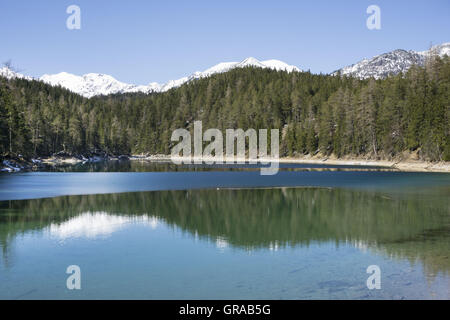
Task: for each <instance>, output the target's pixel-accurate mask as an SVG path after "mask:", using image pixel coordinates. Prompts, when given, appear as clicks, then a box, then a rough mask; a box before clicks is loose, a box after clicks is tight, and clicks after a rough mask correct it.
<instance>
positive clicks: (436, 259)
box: [0, 168, 450, 299]
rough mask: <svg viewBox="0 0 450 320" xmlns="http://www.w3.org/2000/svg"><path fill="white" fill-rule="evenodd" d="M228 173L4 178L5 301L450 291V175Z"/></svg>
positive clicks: (0, 283) (1, 279)
mask: <svg viewBox="0 0 450 320" xmlns="http://www.w3.org/2000/svg"><path fill="white" fill-rule="evenodd" d="M219 169H220V170H215V169H213V168H207V170H199V171H197V170H196V169H195V170H192V168H189V170H182V171H179V172H175V171H169V172H166V171H163V172H161V171H157V170H153V172H125V171H123V172H98V171H102V170H97V172H70V173H67V172H47V173H23V174H10V175H0V197H2V198H1V199H8V200H3V201H0V248H1V250H2V255H1V258H0V298H3V299H48V298H57V299H80V298H81V299H98V298H113V299H120V298H122V299H123V298H125V299H214V298H217V299H222V298H225V299H311V298H314V299H417V298H419V299H449V298H450V292H449V285H450V282H449V281H450V258H449V255H450V210H449V209H450V201H449V198H450V197H449V195H450V177H449V175H446V174H428V173H405V172H395V171H383V170H381V171H377V170H370V171H360V170H357V169H359V168H353V169H355V170H352V168H348V169H349V170H344V171H331V169H333V168H330V171H327V170H325V171H314V170H312V171H310V170H307V171H304V170H290V169H291V168H283V169H282V170H281V171H280V172H279V174H277V175H275V176H266V177H264V176H260V175H259V172H258V171H257V170H253V169H252V168H240V169H238V168H231V170H228V169H230V168H219ZM225 169H226V170H225ZM306 169H307V168H306ZM324 169H328V168H324ZM103 171H109V170H103ZM130 191H132V192H130ZM13 199H22V200H13ZM73 264H75V265H78V266H80V268H81V271H82V289H81V290H78V291H77V290H73V291H71V290H68V289H67V288H66V279H67V277H68V275H67V274H66V273H65V271H66V268H67V266H69V265H73ZM374 264H375V265H378V266H379V267H380V269H381V272H382V274H381V275H382V278H381V281H382V282H381V290H369V289H368V288H367V286H366V280H367V278H368V276H369V274H367V273H366V269H367V267H368V266H369V265H374Z"/></svg>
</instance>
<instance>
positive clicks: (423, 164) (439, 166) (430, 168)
mask: <svg viewBox="0 0 450 320" xmlns="http://www.w3.org/2000/svg"><path fill="white" fill-rule="evenodd" d="M175 159H176V160H178V161H182V160H184V161H186V160H191V161H192V162H193V161H195V160H199V158H196V157H191V158H189V157H176V158H175ZM223 159H224V160H223V162H224V163H226V161H227V160H228V159H227V158H226V157H224V158H223ZM130 160H132V161H137V160H141V161H171V160H172V158H171V157H170V156H168V155H150V156H144V155H133V156H131V157H130ZM202 160H203V161H208V160H209V161H212V158H203V159H202ZM248 160H249V159H248V158H244V159H243V158H234V161H241V162H242V161H247V162H248ZM259 160H261V161H264V162H270V163H273V162H277V159H273V158H262V159H258V161H259ZM278 162H279V163H299V164H325V165H343V166H373V167H385V168H391V169H397V170H399V171H405V172H442V173H450V162H449V161H441V162H429V161H421V160H371V159H357V158H347V159H337V158H320V157H302V158H295V157H283V158H279V159H278Z"/></svg>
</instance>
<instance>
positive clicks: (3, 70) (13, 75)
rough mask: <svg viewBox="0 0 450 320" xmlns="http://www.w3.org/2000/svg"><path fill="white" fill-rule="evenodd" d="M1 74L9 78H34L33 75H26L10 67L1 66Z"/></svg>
mask: <svg viewBox="0 0 450 320" xmlns="http://www.w3.org/2000/svg"><path fill="white" fill-rule="evenodd" d="M0 76H2V77H5V78H7V79H12V78H19V79H27V80H32V79H33V78H32V77H28V76H25V75H23V74H21V73H18V72H15V71H13V70H11V69H10V68H8V67H3V68H0Z"/></svg>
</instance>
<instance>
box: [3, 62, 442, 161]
mask: <svg viewBox="0 0 450 320" xmlns="http://www.w3.org/2000/svg"><path fill="white" fill-rule="evenodd" d="M195 120H202V121H203V128H204V130H206V129H207V128H219V129H222V130H225V129H228V128H233V129H237V128H242V129H244V130H246V129H247V128H254V129H260V128H267V129H271V128H279V129H280V133H281V134H280V137H281V141H280V143H281V144H280V155H281V156H300V155H304V154H318V153H320V154H322V155H324V156H329V155H331V154H333V155H335V156H337V157H343V156H355V157H369V158H373V159H377V158H379V159H380V158H384V159H392V158H395V157H399V156H401V154H402V153H404V152H405V151H406V152H407V151H416V152H417V153H418V155H419V157H420V158H421V159H424V160H433V161H439V160H446V161H449V160H450V128H449V123H450V58H449V57H447V56H446V57H444V58H442V59H441V58H438V57H435V58H433V59H430V61H428V63H427V65H426V67H423V68H421V67H412V68H411V69H410V70H409V71H408V72H407V73H406V74H400V75H397V76H391V77H389V78H387V79H384V80H375V79H368V80H358V79H355V78H351V77H341V76H330V75H315V74H311V73H309V72H301V73H299V72H292V73H287V72H279V71H274V70H269V69H260V68H241V69H233V70H231V71H229V72H227V73H222V74H215V75H213V76H211V77H208V78H204V79H200V80H195V81H191V82H189V83H187V84H185V85H183V86H181V87H179V88H175V89H172V90H170V91H167V92H164V93H151V94H148V95H146V94H123V95H113V96H106V97H94V98H91V99H86V98H83V97H81V96H79V95H77V94H74V93H71V92H70V91H68V90H65V89H63V88H60V87H51V86H49V85H46V84H44V83H42V82H39V81H29V80H24V79H13V80H7V79H5V78H0V154H1V155H2V156H8V155H19V154H20V155H22V156H24V157H37V156H48V155H51V154H53V153H56V152H59V151H65V152H67V153H71V154H89V153H94V152H107V153H109V154H116V155H117V154H141V153H149V154H157V153H162V154H169V153H170V148H171V147H172V145H173V144H171V142H170V137H171V134H172V131H173V130H174V129H177V128H188V129H192V127H193V122H194V121H195ZM223 132H224V131H223Z"/></svg>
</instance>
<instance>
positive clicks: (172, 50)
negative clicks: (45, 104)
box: [0, 0, 450, 84]
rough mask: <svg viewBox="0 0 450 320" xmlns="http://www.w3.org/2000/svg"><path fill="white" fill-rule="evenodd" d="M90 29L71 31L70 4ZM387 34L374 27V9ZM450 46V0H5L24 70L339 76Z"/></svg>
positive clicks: (16, 60)
mask: <svg viewBox="0 0 450 320" xmlns="http://www.w3.org/2000/svg"><path fill="white" fill-rule="evenodd" d="M72 4H75V5H78V6H79V7H80V8H81V29H80V30H69V29H67V28H66V20H67V18H68V17H69V14H67V13H66V8H67V7H68V6H69V5H72ZM372 4H375V5H378V6H379V7H380V9H381V30H369V29H368V28H367V27H366V20H367V17H368V16H369V14H367V13H366V9H367V7H368V6H369V5H372ZM443 42H450V1H449V0H427V1H423V0H421V1H412V0H409V1H406V0H395V1H393V0H387V1H384V0H383V1H382V0H370V1H366V0H329V1H325V0H311V1H301V0H293V1H283V0H278V1H275V0H271V1H245V0H241V1H235V0H223V1H216V0H207V1H196V0H184V1H168V0H159V1H152V0H147V1H132V0H129V1H111V0H109V1H103V0H95V1H94V0H70V1H66V0H53V1H50V0H49V1H46V0H42V1H24V0H14V1H12V0H10V1H9V0H0V62H3V61H6V60H8V59H12V62H13V65H14V66H16V67H17V68H18V69H19V70H20V71H21V72H22V73H24V74H27V75H31V76H41V75H42V74H44V73H58V72H61V71H66V72H70V73H74V74H78V75H81V74H84V73H89V72H98V73H106V74H110V75H112V76H114V77H115V78H116V79H118V80H120V81H123V82H128V83H136V84H147V83H149V82H151V81H157V82H165V81H167V80H170V79H177V78H180V77H182V76H185V75H189V74H191V73H192V72H194V71H197V70H198V71H202V70H204V69H206V68H208V67H210V66H212V65H214V64H216V63H218V62H222V61H240V60H242V59H244V58H246V57H249V56H253V57H255V58H257V59H260V60H266V59H279V60H282V61H285V62H287V63H289V64H294V65H296V66H298V67H300V68H302V69H304V70H308V69H310V70H311V71H312V72H315V73H318V72H324V73H327V72H331V71H334V70H336V69H339V68H340V67H343V66H345V65H348V64H352V63H354V62H357V61H359V60H361V59H362V58H365V57H367V58H369V57H372V56H374V55H377V54H380V53H384V52H386V51H390V50H394V49H398V48H402V49H408V50H409V49H412V50H426V49H428V47H429V45H430V43H433V44H439V43H443Z"/></svg>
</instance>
